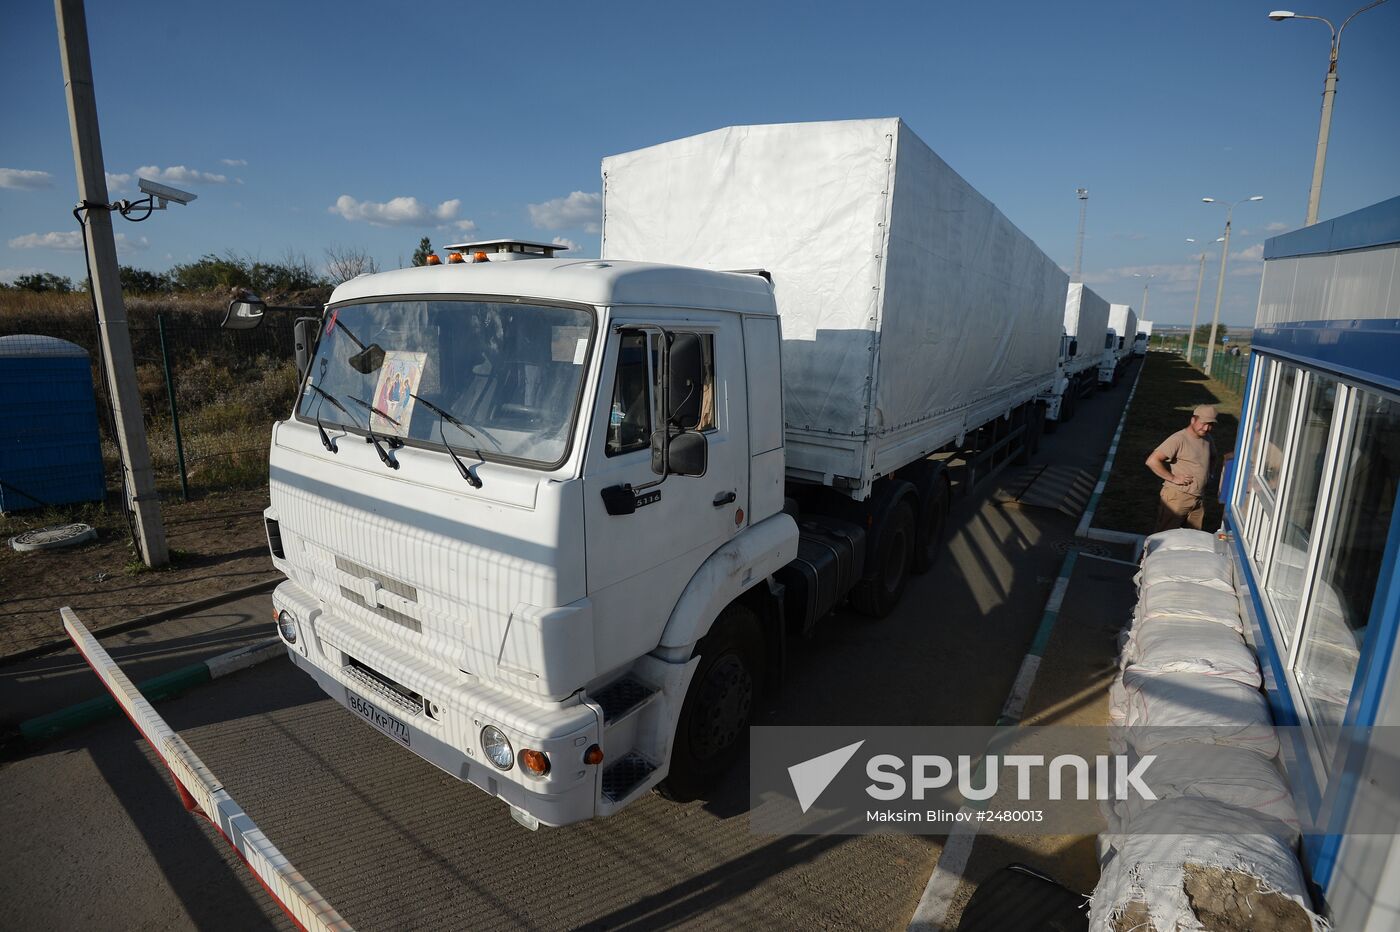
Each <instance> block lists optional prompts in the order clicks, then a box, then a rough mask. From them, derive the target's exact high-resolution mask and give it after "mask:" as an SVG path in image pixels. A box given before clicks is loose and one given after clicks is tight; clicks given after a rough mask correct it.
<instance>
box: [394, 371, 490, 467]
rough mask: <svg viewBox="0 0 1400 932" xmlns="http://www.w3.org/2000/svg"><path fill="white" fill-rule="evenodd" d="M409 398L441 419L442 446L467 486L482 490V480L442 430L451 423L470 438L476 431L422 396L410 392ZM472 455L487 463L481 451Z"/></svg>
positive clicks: (473, 451)
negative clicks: (446, 423) (443, 423)
mask: <svg viewBox="0 0 1400 932" xmlns="http://www.w3.org/2000/svg"><path fill="white" fill-rule="evenodd" d="M408 397H410V398H417V399H418V400H419V401H420V402H421V403H422V404H423V407H425V408H427V409H428V410H429V411H433V412H435V413H436V414H437V416H438V418H439V420H438V436H439V437H440V438H442V445H443V447H444V449H446V450H447V453H448V455H449V456H451V457H452V462H453V463H455V464H456V466H457V471H458V472H459V473H461V474H462V478H463V479H465V480H467V485H469V486H471V487H472V488H474V489H479V488H481V479H480V478H479V477H478V476H475V475H473V474H472V472H471V470H469V469H467V464H466V463H463V462H462V458H461V457H460V456H458V455H457V451H456V450H454V449H452V444H450V443H448V442H447V435H446V434H445V433H443V430H442V422H443V421H448V422H450V423H451V424H452V425H453V426H454V427H457V428H458V429H459V430H461V431H462V433H464V434H466V435H467V436H469V437H476V436H477V435H476V431H474V430H472V429H471V428H470V427H468V426H467V425H466V424H463V423H462V422H461V421H459V420H457V419H456V418H455V417H453V416H452V415H451V414H448V413H447V412H446V411H444V410H443V409H442V408H439V407H438V406H437V405H435V404H433V403H432V402H431V401H429V400H428V399H426V398H424V397H423V396H422V395H417V394H414V393H413V392H409V393H408ZM477 439H478V440H480V439H481V438H480V437H477ZM471 453H472V455H474V456H475V457H476V458H477V460H478V462H480V463H485V462H486V457H484V456H482V455H481V451H480V450H472V451H471Z"/></svg>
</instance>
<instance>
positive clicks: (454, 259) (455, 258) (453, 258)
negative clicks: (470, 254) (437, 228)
mask: <svg viewBox="0 0 1400 932" xmlns="http://www.w3.org/2000/svg"><path fill="white" fill-rule="evenodd" d="M461 261H462V254H461V253H460V252H449V253H448V254H447V264H448V265H456V264H457V263H458V262H461Z"/></svg>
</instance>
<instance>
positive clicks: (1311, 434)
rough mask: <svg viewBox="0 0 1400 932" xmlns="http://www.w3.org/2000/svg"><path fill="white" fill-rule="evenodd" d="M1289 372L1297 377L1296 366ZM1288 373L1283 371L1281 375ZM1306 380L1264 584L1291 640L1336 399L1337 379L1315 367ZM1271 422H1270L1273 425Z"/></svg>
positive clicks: (1277, 620)
mask: <svg viewBox="0 0 1400 932" xmlns="http://www.w3.org/2000/svg"><path fill="white" fill-rule="evenodd" d="M1290 368H1291V367H1290ZM1292 374H1293V375H1294V376H1295V379H1296V376H1297V370H1296V369H1294V370H1293V372H1292ZM1287 375H1288V373H1285V378H1286V377H1287ZM1295 384H1296V382H1295ZM1305 385H1306V387H1305V388H1304V389H1303V393H1302V396H1301V411H1300V414H1299V422H1298V426H1297V428H1296V429H1295V431H1294V433H1293V436H1292V438H1291V441H1292V442H1291V443H1289V444H1288V458H1287V478H1286V482H1287V486H1286V488H1285V489H1284V495H1283V507H1282V509H1281V510H1280V511H1279V512H1278V513H1277V518H1276V521H1275V524H1276V527H1277V530H1276V533H1277V535H1278V540H1277V541H1276V542H1275V543H1274V549H1273V553H1272V555H1271V557H1270V559H1269V572H1268V576H1267V582H1266V584H1265V587H1264V588H1265V590H1266V591H1267V592H1268V593H1269V597H1270V599H1271V600H1272V601H1273V607H1274V622H1275V623H1276V624H1277V625H1278V627H1279V629H1280V630H1281V631H1282V632H1283V635H1284V641H1285V642H1287V643H1292V641H1293V630H1294V627H1295V626H1296V624H1297V621H1298V606H1299V602H1300V601H1301V600H1302V598H1303V582H1304V579H1305V578H1306V576H1307V568H1308V558H1309V556H1310V554H1311V551H1312V542H1313V540H1314V536H1313V520H1314V518H1315V517H1316V515H1317V503H1318V493H1319V492H1320V490H1321V488H1322V476H1323V470H1324V467H1325V466H1326V459H1327V438H1328V436H1329V435H1330V434H1331V432H1332V414H1333V411H1334V410H1335V409H1336V405H1337V390H1338V385H1337V382H1336V381H1335V380H1333V379H1329V378H1327V377H1326V376H1322V375H1318V374H1317V373H1313V374H1311V375H1309V377H1308V379H1307V382H1306V383H1305ZM1273 427H1274V425H1273V424H1271V425H1270V429H1271V431H1272V429H1273ZM1275 439H1276V440H1277V441H1278V443H1279V445H1280V446H1282V445H1283V441H1284V437H1283V436H1277V435H1275ZM1277 481H1278V480H1277V478H1276V479H1275V482H1277ZM1275 488H1277V486H1275Z"/></svg>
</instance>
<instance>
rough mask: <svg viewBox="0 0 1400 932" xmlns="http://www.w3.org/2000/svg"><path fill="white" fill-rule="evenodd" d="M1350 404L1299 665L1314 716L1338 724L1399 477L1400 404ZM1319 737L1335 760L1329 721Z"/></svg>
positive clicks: (1373, 399) (1369, 399) (1370, 397)
mask: <svg viewBox="0 0 1400 932" xmlns="http://www.w3.org/2000/svg"><path fill="white" fill-rule="evenodd" d="M1349 409H1350V410H1349V412H1348V414H1347V416H1346V418H1345V421H1344V423H1343V425H1342V429H1341V431H1340V441H1339V444H1340V448H1341V455H1340V456H1339V457H1338V463H1337V469H1336V472H1335V475H1336V479H1335V486H1334V488H1335V492H1334V494H1333V498H1332V500H1331V502H1330V503H1329V505H1328V508H1327V512H1328V520H1327V522H1326V524H1327V529H1326V534H1325V538H1324V542H1323V547H1324V555H1323V558H1322V560H1321V563H1320V566H1319V570H1318V577H1317V580H1316V582H1315V583H1314V585H1313V588H1312V592H1311V595H1310V596H1309V599H1308V603H1309V604H1308V609H1307V616H1306V623H1305V625H1304V627H1303V630H1302V634H1301V640H1300V644H1299V652H1298V659H1297V662H1296V665H1295V672H1296V676H1297V680H1298V684H1299V687H1300V690H1301V692H1302V699H1303V702H1304V705H1305V707H1306V709H1307V712H1308V717H1309V718H1310V719H1311V720H1312V722H1313V724H1314V725H1320V726H1335V725H1340V724H1341V723H1342V719H1343V716H1344V715H1345V713H1346V707H1347V702H1348V700H1349V699H1350V698H1351V689H1352V683H1353V681H1354V680H1355V678H1356V668H1357V664H1358V661H1359V659H1360V656H1361V645H1362V643H1363V642H1364V641H1365V637H1366V626H1367V625H1368V624H1369V622H1370V620H1371V604H1372V600H1373V599H1374V598H1375V593H1376V585H1377V582H1378V580H1379V578H1380V572H1381V562H1382V559H1383V556H1384V553H1385V545H1386V538H1387V535H1388V533H1389V530H1390V523H1391V516H1392V514H1393V512H1394V508H1395V498H1396V486H1397V483H1398V482H1400V404H1397V402H1396V400H1395V399H1392V398H1384V397H1381V396H1379V395H1376V394H1373V393H1371V392H1367V391H1360V390H1354V391H1353V392H1352V402H1351V404H1350V406H1349ZM1319 739H1320V740H1321V741H1322V742H1323V743H1324V745H1325V753H1324V754H1323V755H1322V756H1323V759H1324V760H1329V759H1330V757H1331V752H1332V751H1333V750H1334V749H1335V748H1334V745H1335V740H1336V736H1335V734H1334V733H1332V732H1331V731H1330V729H1328V728H1326V727H1324V728H1323V729H1322V730H1321V731H1320V732H1319Z"/></svg>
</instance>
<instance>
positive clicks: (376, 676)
mask: <svg viewBox="0 0 1400 932" xmlns="http://www.w3.org/2000/svg"><path fill="white" fill-rule="evenodd" d="M344 656H345V666H343V667H341V672H342V673H344V674H345V677H346V679H348V680H351V681H353V682H354V683H355V684H356V685H357V686H359V687H361V688H362V689H363V690H364V691H365V692H366V693H369V694H370V695H372V696H374V697H375V698H377V699H379V700H380V701H382V702H384V703H385V704H386V705H391V706H393V707H394V708H395V709H397V710H398V711H399V712H401V713H402V714H404V715H421V714H423V697H422V696H420V695H418V693H416V692H414V691H413V690H411V689H409V688H408V687H407V686H403V685H401V684H399V683H396V682H394V681H393V680H391V679H389V678H388V677H387V676H384V675H383V674H381V673H378V672H376V671H374V670H372V669H370V668H369V667H367V666H365V665H364V664H363V663H361V662H360V661H358V660H356V659H355V658H354V657H351V656H350V655H349V654H346V655H344Z"/></svg>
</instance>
